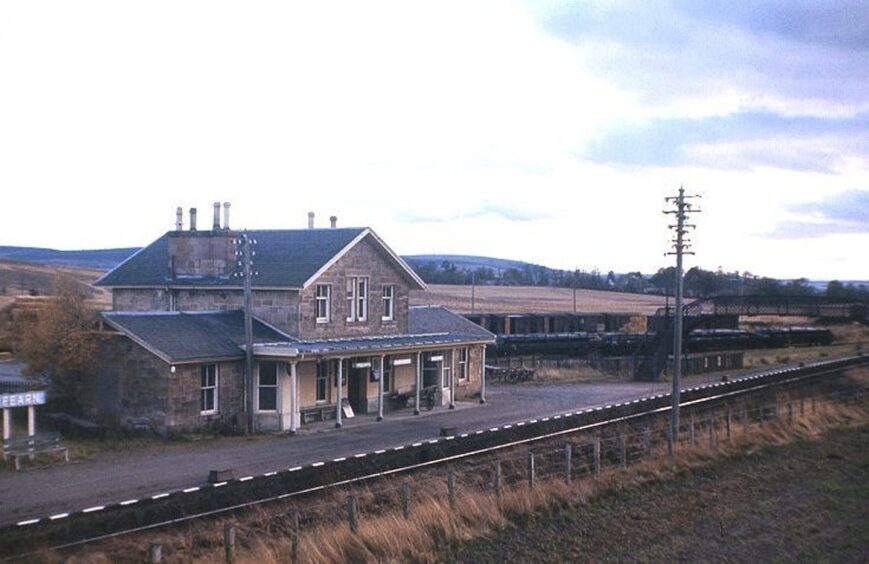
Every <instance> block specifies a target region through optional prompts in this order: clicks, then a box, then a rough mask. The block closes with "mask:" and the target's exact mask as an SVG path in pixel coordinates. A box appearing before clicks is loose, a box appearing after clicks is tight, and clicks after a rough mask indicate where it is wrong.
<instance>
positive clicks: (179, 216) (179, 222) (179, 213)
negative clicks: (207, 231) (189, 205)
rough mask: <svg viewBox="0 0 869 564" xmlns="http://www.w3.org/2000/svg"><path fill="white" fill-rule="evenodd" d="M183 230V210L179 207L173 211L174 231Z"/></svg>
mask: <svg viewBox="0 0 869 564" xmlns="http://www.w3.org/2000/svg"><path fill="white" fill-rule="evenodd" d="M182 229H184V210H183V209H182V208H181V206H178V207H177V208H176V209H175V231H181V230H182Z"/></svg>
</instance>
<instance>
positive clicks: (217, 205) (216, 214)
mask: <svg viewBox="0 0 869 564" xmlns="http://www.w3.org/2000/svg"><path fill="white" fill-rule="evenodd" d="M211 229H213V230H214V231H219V230H220V202H214V223H213V224H212V225H211Z"/></svg>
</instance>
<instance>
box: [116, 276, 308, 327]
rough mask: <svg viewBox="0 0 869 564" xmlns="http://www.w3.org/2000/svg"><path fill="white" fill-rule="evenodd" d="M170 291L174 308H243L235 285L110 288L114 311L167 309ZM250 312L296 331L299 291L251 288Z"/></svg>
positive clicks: (240, 293) (209, 309) (197, 309)
mask: <svg viewBox="0 0 869 564" xmlns="http://www.w3.org/2000/svg"><path fill="white" fill-rule="evenodd" d="M170 292H171V294H172V300H173V301H174V304H175V311H229V310H240V309H243V308H244V293H243V292H242V291H241V290H237V289H231V288H226V289H221V288H214V289H210V290H200V289H192V288H191V289H184V288H181V289H173V290H164V289H156V288H132V289H127V288H118V289H115V290H113V291H112V309H113V310H114V311H170V308H171V306H170V303H171V302H170ZM253 314H254V316H255V317H258V318H259V319H262V320H263V321H265V322H266V323H269V324H271V325H274V326H275V327H277V328H278V329H280V330H281V331H284V332H285V333H289V334H290V335H294V336H295V335H298V332H299V323H298V319H299V292H298V291H296V290H258V289H254V290H253Z"/></svg>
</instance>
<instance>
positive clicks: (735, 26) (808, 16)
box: [533, 0, 869, 113]
mask: <svg viewBox="0 0 869 564" xmlns="http://www.w3.org/2000/svg"><path fill="white" fill-rule="evenodd" d="M545 6H546V7H545V8H539V7H538V8H536V9H533V10H534V11H535V13H536V15H537V17H538V19H539V21H541V23H542V25H543V26H544V28H545V29H547V30H548V31H549V32H550V33H552V34H554V35H556V36H558V37H560V38H562V39H565V40H567V41H570V42H571V43H574V44H576V45H578V46H579V47H580V48H581V49H582V51H583V52H584V54H585V58H584V63H585V65H586V66H587V67H588V68H590V69H592V70H593V71H595V72H596V73H599V74H601V75H605V76H607V77H608V79H609V80H610V81H612V82H613V83H615V84H617V85H619V86H620V87H622V88H625V89H628V90H630V91H632V92H634V93H635V94H636V95H637V96H638V97H639V98H640V99H642V100H644V101H646V102H651V103H654V104H667V103H668V102H673V101H679V100H687V99H692V98H702V97H709V96H717V95H722V94H726V93H731V94H733V95H735V96H738V97H739V98H740V99H741V100H742V101H743V102H745V103H748V104H754V105H757V106H760V107H763V106H764V104H772V103H777V104H785V105H786V106H788V107H789V108H790V109H791V110H793V111H805V110H806V108H812V111H813V112H838V113H841V112H842V111H843V108H844V109H846V110H847V111H850V112H854V111H859V110H861V109H866V108H867V106H869V73H867V72H866V57H867V54H869V31H867V30H869V8H867V6H866V3H865V2H857V1H854V0H851V1H846V2H827V1H824V0H820V1H817V0H816V1H808V2H806V1H804V2H799V1H795V2H790V1H786V0H778V1H766V2H750V3H744V4H743V3H734V2H726V3H722V2H712V1H702V2H696V1H694V0H692V1H682V2H675V3H673V4H669V5H662V4H660V3H651V2H644V1H641V0H635V1H626V2H615V3H611V4H597V3H590V2H589V3H585V2H572V3H570V4H567V5H557V6H554V5H549V4H546V5H545Z"/></svg>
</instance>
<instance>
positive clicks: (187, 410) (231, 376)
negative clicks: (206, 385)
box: [166, 361, 244, 429]
mask: <svg viewBox="0 0 869 564" xmlns="http://www.w3.org/2000/svg"><path fill="white" fill-rule="evenodd" d="M201 367H202V365H200V364H189V365H179V366H176V367H175V374H172V377H171V378H170V385H169V396H168V405H167V408H168V409H167V422H166V425H167V426H168V427H171V428H173V429H195V428H199V427H203V426H209V425H225V426H239V427H244V416H243V412H244V405H243V403H244V362H243V361H234V362H220V363H217V374H218V375H217V382H218V388H217V413H215V414H209V415H203V414H202V413H201V399H200V398H201V388H200V386H201V382H202V375H201Z"/></svg>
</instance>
